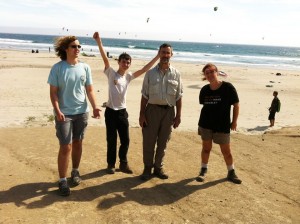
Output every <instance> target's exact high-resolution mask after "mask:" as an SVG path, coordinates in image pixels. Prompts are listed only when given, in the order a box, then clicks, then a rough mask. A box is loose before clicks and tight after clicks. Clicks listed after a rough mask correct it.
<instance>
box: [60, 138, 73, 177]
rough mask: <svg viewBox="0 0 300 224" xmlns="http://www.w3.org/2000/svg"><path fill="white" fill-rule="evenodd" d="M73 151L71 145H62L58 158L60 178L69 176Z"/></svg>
mask: <svg viewBox="0 0 300 224" xmlns="http://www.w3.org/2000/svg"><path fill="white" fill-rule="evenodd" d="M71 149H72V145H71V144H68V145H60V148H59V153H58V158H57V164H58V173H59V177H60V178H64V177H66V176H67V170H68V166H69V157H70V154H71Z"/></svg>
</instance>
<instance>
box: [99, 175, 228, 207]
mask: <svg viewBox="0 0 300 224" xmlns="http://www.w3.org/2000/svg"><path fill="white" fill-rule="evenodd" d="M226 180H227V179H226V178H222V179H219V180H215V181H211V182H207V183H204V184H200V183H199V184H197V183H196V184H193V185H188V184H189V183H191V182H192V181H195V178H189V179H185V180H181V181H178V182H176V183H162V184H158V185H155V186H154V187H151V188H137V189H128V190H125V191H123V192H122V194H115V196H114V197H113V198H105V199H103V200H102V201H101V202H100V203H99V204H98V208H99V209H109V208H111V207H113V206H116V205H120V204H122V203H125V202H127V201H134V202H137V203H139V204H142V205H167V204H172V203H174V202H176V201H178V200H180V199H182V198H184V197H186V196H188V195H190V194H192V193H194V192H195V191H197V190H203V189H206V188H209V187H213V186H215V185H217V184H220V183H223V182H225V181H226ZM123 190H124V189H123Z"/></svg>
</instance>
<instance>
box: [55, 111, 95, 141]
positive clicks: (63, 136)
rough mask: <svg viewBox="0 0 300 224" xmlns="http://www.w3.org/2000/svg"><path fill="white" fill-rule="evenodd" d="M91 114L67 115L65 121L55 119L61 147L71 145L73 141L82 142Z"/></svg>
mask: <svg viewBox="0 0 300 224" xmlns="http://www.w3.org/2000/svg"><path fill="white" fill-rule="evenodd" d="M88 117H89V113H84V114H76V115H65V120H64V121H58V120H57V119H56V117H55V128H56V136H57V138H58V140H59V143H60V144H61V145H68V144H71V143H72V141H73V140H82V139H83V137H84V132H85V129H86V127H87V125H88Z"/></svg>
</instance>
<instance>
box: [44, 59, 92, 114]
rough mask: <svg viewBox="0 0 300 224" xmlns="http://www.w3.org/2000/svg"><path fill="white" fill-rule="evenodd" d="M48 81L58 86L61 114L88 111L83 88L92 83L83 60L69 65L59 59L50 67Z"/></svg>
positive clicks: (90, 75) (89, 69)
mask: <svg viewBox="0 0 300 224" xmlns="http://www.w3.org/2000/svg"><path fill="white" fill-rule="evenodd" d="M48 83H49V84H50V85H52V86H56V87H58V103H59V108H60V110H61V112H62V113H63V114H65V115H76V114H82V113H86V112H89V107H88V103H87V99H86V98H87V96H86V89H85V87H86V86H88V85H92V84H93V81H92V74H91V68H90V66H89V65H87V64H86V63H83V62H79V63H77V64H76V65H70V64H68V63H67V62H66V61H60V62H58V63H56V64H55V65H53V67H52V68H51V71H50V74H49V77H48Z"/></svg>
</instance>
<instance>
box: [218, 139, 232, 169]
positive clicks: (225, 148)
mask: <svg viewBox="0 0 300 224" xmlns="http://www.w3.org/2000/svg"><path fill="white" fill-rule="evenodd" d="M220 148H221V152H222V154H223V157H224V160H225V163H226V165H227V166H231V165H232V164H233V158H232V155H231V150H230V144H221V145H220Z"/></svg>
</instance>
